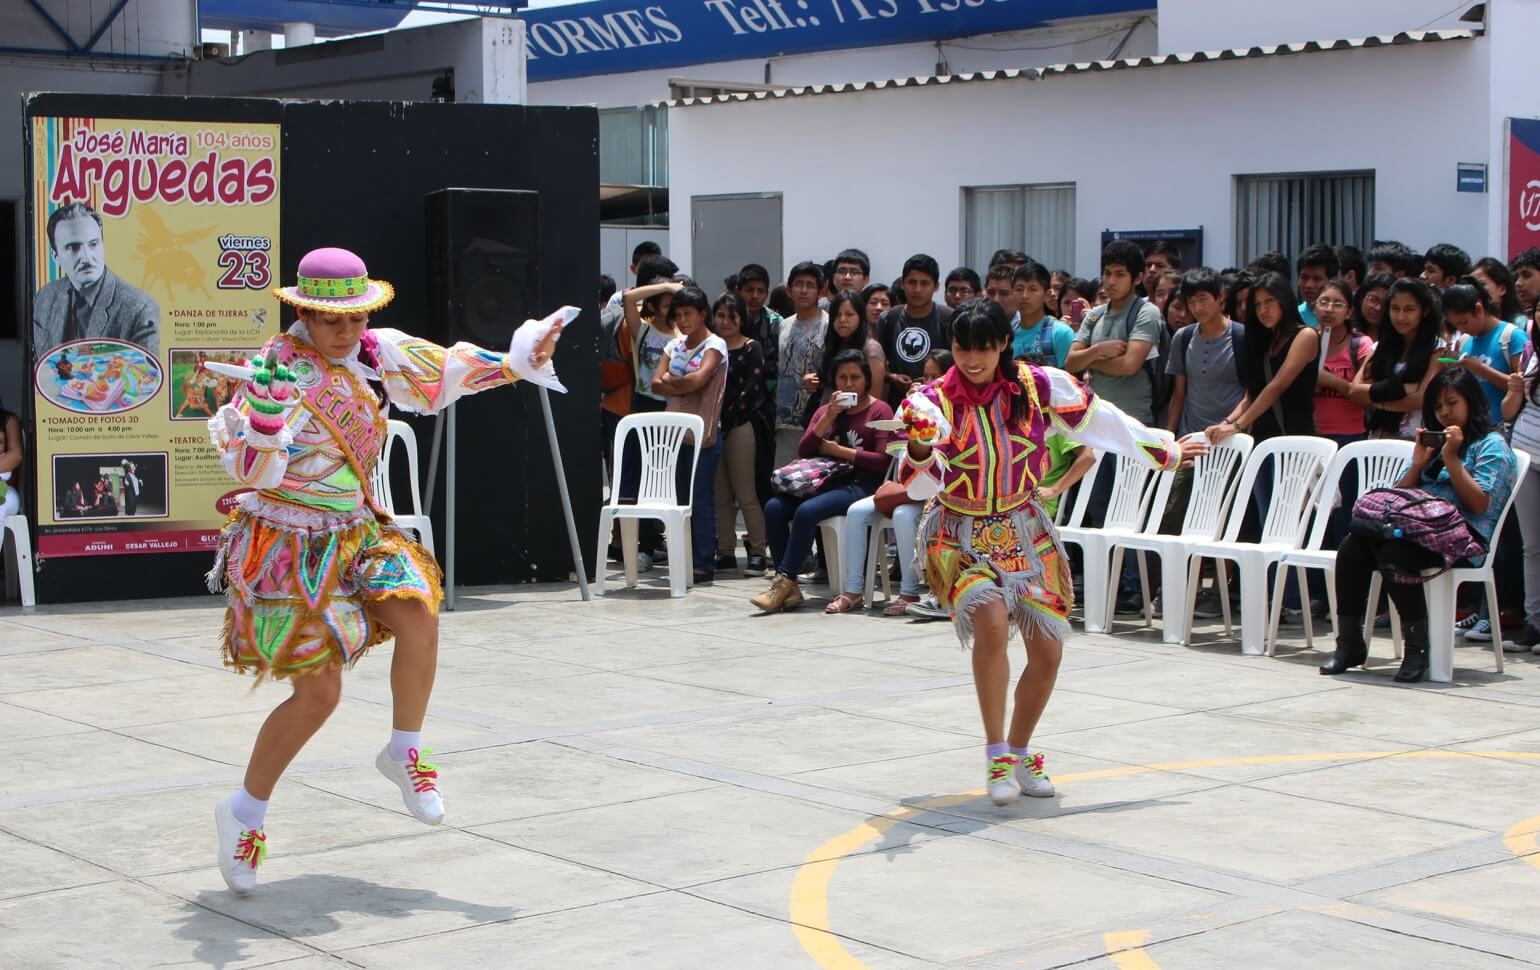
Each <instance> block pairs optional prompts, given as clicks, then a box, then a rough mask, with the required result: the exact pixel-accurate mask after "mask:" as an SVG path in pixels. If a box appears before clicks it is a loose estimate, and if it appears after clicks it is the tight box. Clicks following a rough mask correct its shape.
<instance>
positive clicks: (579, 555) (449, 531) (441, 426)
mask: <svg viewBox="0 0 1540 970" xmlns="http://www.w3.org/2000/svg"><path fill="white" fill-rule="evenodd" d="M537 390H538V391H539V392H540V411H541V413H542V414H543V415H544V416H545V436H546V441H547V442H548V443H549V445H550V448H551V461H552V463H554V464H555V466H556V488H557V490H558V491H559V492H560V493H561V511H562V515H563V516H564V517H565V518H566V520H567V542H568V544H569V545H571V547H572V571H573V572H574V573H575V574H576V575H577V581H578V591H579V593H580V594H581V596H582V598H583V602H585V603H587V602H589V601H590V600H592V599H593V594H592V593H591V592H590V591H589V589H588V575H587V573H586V571H585V568H584V564H583V551H582V546H581V544H580V543H579V541H578V531H577V519H576V518H575V517H574V516H573V514H572V496H571V494H570V493H568V491H567V469H566V467H565V466H564V465H563V463H562V460H561V442H560V441H559V440H558V438H557V436H556V420H555V418H554V417H553V416H552V414H551V392H550V391H548V390H546V389H545V388H543V387H541V388H537ZM445 438H447V439H448V444H447V445H444V440H445ZM456 444H457V436H456V434H455V409H454V406H453V405H450V406H449V407H447V408H445V409H444V410H442V411H440V412H439V413H438V414H437V415H436V416H435V418H434V422H433V444H432V445H431V446H430V447H429V449H428V493H427V495H426V497H425V498H424V500H423V504H424V506H425V507H426V508H428V509H431V508H433V492H434V488H435V487H436V486H437V485H438V459H439V454H440V453H441V452H447V453H448V454H447V456H446V457H447V461H448V466H449V467H448V468H446V469H445V470H444V489H445V492H444V531H445V536H444V609H445V610H447V611H449V612H451V613H452V612H454V608H455V511H456V510H455V469H456V465H457V462H456V460H455V459H456V451H457V449H456ZM599 568H601V569H602V568H604V567H603V564H600V566H599Z"/></svg>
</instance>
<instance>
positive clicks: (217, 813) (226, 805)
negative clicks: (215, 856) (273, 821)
mask: <svg viewBox="0 0 1540 970" xmlns="http://www.w3.org/2000/svg"><path fill="white" fill-rule="evenodd" d="M233 801H235V796H234V795H233V794H231V795H226V796H225V797H224V798H221V799H220V800H219V802H218V803H217V804H216V805H215V806H214V828H215V830H216V831H217V832H218V833H219V874H220V875H221V876H223V877H224V880H225V885H226V886H229V887H230V891H231V892H234V893H238V894H240V895H242V896H244V895H246V894H247V893H249V892H251V891H252V890H253V889H256V888H257V867H258V866H260V865H261V864H262V862H263V861H264V860H265V859H266V858H267V833H266V832H264V831H263V830H261V829H248V828H247V827H246V826H244V825H242V824H241V821H240V819H238V818H236V817H235V812H234V810H233V809H231V807H230V804H231V803H232V802H233Z"/></svg>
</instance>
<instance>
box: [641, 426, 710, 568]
mask: <svg viewBox="0 0 1540 970" xmlns="http://www.w3.org/2000/svg"><path fill="white" fill-rule="evenodd" d="M694 447H695V446H694V445H685V446H684V447H683V448H682V449H680V452H679V474H678V475H677V477H676V478H675V481H674V488H675V490H676V491H677V493H678V495H679V497H680V498H683V497H684V496H686V495H690V496H691V498H690V554H691V557H692V558H693V559H694V561H695V571H696V572H698V573H712V572H716V566H717V501H716V494H715V489H716V481H717V463H718V462H720V461H721V460H722V435H721V433H720V431H719V432H718V434H717V440H716V441H714V442H712V444H711V447H709V448H702V449H701V453H700V460H699V461H697V462H696V463H695V490H694V492H693V493H692V492H690V491H689V490H688V489H689V483H687V482H686V481H684V478H685V471H684V470H685V469H686V468H689V467H690V451H691V449H693V448H694ZM638 483H640V482H639V481H638Z"/></svg>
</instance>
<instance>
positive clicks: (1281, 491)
mask: <svg viewBox="0 0 1540 970" xmlns="http://www.w3.org/2000/svg"><path fill="white" fill-rule="evenodd" d="M1336 453H1337V443H1336V442H1335V441H1332V440H1330V439H1328V438H1318V437H1315V436H1314V435H1280V436H1279V437H1276V438H1269V439H1268V440H1266V441H1264V442H1262V443H1261V444H1260V445H1257V446H1256V447H1255V448H1253V449H1252V452H1251V457H1250V458H1249V459H1247V461H1246V469H1245V471H1244V472H1243V473H1242V474H1241V481H1240V485H1239V486H1238V487H1237V491H1236V495H1237V496H1239V498H1240V500H1239V501H1237V502H1234V503H1232V504H1231V506H1230V516H1229V521H1228V522H1226V523H1225V531H1224V538H1222V539H1217V540H1214V541H1211V542H1195V543H1192V544H1190V545H1188V547H1187V550H1186V554H1187V557H1188V563H1189V565H1188V567H1187V606H1186V612H1187V615H1188V616H1192V611H1193V609H1194V608H1195V607H1196V605H1197V597H1198V567H1199V566H1200V565H1201V564H1202V561H1203V560H1204V559H1218V560H1221V562H1220V563H1219V588H1220V597H1219V601H1220V603H1221V604H1222V608H1223V610H1224V625H1225V635H1226V636H1230V635H1231V634H1232V627H1231V623H1230V598H1229V596H1228V595H1226V594H1225V586H1226V585H1227V584H1226V581H1225V580H1226V575H1225V567H1224V562H1223V561H1224V560H1229V561H1233V562H1234V563H1235V566H1236V569H1237V570H1239V571H1240V583H1241V602H1242V603H1243V604H1245V609H1243V610H1242V611H1241V652H1242V653H1244V654H1247V655H1253V656H1256V655H1261V654H1262V653H1264V652H1265V651H1266V649H1267V644H1266V643H1265V642H1264V641H1265V640H1266V639H1267V636H1266V634H1267V568H1268V566H1270V565H1272V564H1273V563H1276V562H1277V561H1278V558H1279V557H1280V556H1282V555H1283V554H1284V553H1285V552H1288V551H1290V550H1294V549H1298V548H1299V546H1300V542H1301V541H1303V539H1304V538H1305V528H1306V526H1308V525H1309V522H1310V510H1311V508H1312V507H1313V506H1314V504H1315V498H1316V494H1317V492H1318V491H1319V489H1320V484H1321V473H1322V472H1324V471H1325V470H1326V466H1327V465H1328V464H1329V463H1330V462H1331V459H1332V456H1333V455H1335V454H1336ZM1268 459H1272V471H1271V476H1272V481H1273V494H1272V501H1271V502H1270V503H1269V505H1268V508H1267V516H1266V518H1265V519H1264V520H1263V522H1262V536H1261V538H1260V540H1258V541H1257V542H1241V541H1240V540H1239V537H1240V531H1241V523H1242V521H1243V520H1244V519H1245V518H1246V506H1247V504H1248V500H1249V499H1250V497H1251V494H1252V486H1253V485H1255V484H1256V480H1257V476H1258V475H1259V474H1261V469H1262V466H1263V464H1264V463H1265V462H1266V461H1267V460H1268ZM1189 626H1190V624H1189ZM1188 639H1189V640H1190V639H1191V634H1190V633H1189V636H1188Z"/></svg>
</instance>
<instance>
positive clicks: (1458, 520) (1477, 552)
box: [1348, 488, 1487, 584]
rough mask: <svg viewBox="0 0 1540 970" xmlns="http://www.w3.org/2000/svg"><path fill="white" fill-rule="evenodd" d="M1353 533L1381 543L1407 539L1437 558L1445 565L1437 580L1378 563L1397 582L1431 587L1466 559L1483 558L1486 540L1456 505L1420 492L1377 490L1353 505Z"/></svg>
mask: <svg viewBox="0 0 1540 970" xmlns="http://www.w3.org/2000/svg"><path fill="white" fill-rule="evenodd" d="M1348 531H1349V532H1351V533H1352V534H1354V535H1357V536H1361V537H1363V538H1366V539H1371V540H1375V541H1379V542H1391V541H1394V540H1398V539H1399V540H1404V541H1406V542H1410V543H1412V544H1413V545H1417V546H1421V547H1422V548H1423V549H1426V550H1428V551H1429V552H1431V553H1434V554H1435V555H1437V556H1438V557H1439V559H1440V561H1441V562H1442V567H1441V568H1440V569H1439V571H1438V572H1437V573H1434V574H1433V576H1424V575H1422V573H1421V572H1420V571H1418V570H1415V569H1412V568H1409V567H1408V566H1405V565H1403V564H1401V563H1398V562H1396V561H1394V557H1393V556H1389V555H1385V556H1381V558H1380V562H1379V565H1380V567H1381V568H1382V569H1384V570H1385V571H1386V572H1387V573H1388V574H1389V577H1390V579H1391V580H1392V581H1393V582H1397V583H1409V584H1412V583H1426V582H1427V581H1428V580H1430V579H1432V578H1434V576H1438V575H1442V574H1443V573H1445V572H1447V571H1449V570H1450V569H1452V568H1453V567H1454V565H1455V563H1457V562H1459V561H1460V560H1462V559H1470V558H1474V557H1476V556H1484V555H1486V551H1487V543H1486V540H1484V539H1482V538H1481V536H1479V535H1477V534H1476V533H1475V532H1474V531H1472V530H1471V528H1470V524H1469V523H1467V522H1466V521H1465V517H1464V516H1462V515H1461V514H1460V510H1459V509H1457V508H1455V507H1454V505H1453V504H1451V503H1449V502H1447V501H1445V500H1444V499H1441V498H1439V497H1438V496H1437V495H1433V494H1432V493H1430V492H1425V491H1423V490H1422V489H1420V488H1372V489H1370V490H1369V491H1367V492H1365V493H1363V494H1362V495H1360V496H1359V497H1358V501H1356V502H1354V503H1353V517H1352V520H1351V521H1350V522H1349V524H1348Z"/></svg>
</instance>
